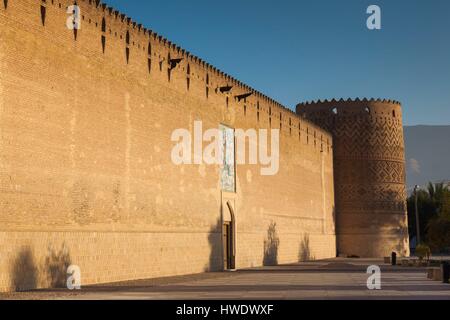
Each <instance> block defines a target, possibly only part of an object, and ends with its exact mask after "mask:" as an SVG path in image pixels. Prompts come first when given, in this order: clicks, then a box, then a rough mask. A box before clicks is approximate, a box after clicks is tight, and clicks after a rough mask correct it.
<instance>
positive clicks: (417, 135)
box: [405, 126, 450, 192]
mask: <svg viewBox="0 0 450 320" xmlns="http://www.w3.org/2000/svg"><path fill="white" fill-rule="evenodd" d="M405 144H406V176H407V185H408V188H409V190H408V191H409V192H410V191H411V189H412V188H413V187H414V186H415V185H420V186H424V185H426V184H428V182H430V181H432V182H440V181H444V180H445V181H450V126H413V127H405Z"/></svg>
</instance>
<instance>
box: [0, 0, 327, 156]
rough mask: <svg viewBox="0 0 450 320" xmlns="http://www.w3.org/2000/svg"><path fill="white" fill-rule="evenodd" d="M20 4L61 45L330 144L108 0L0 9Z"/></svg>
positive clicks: (31, 2)
mask: <svg viewBox="0 0 450 320" xmlns="http://www.w3.org/2000/svg"><path fill="white" fill-rule="evenodd" d="M74 4H76V5H77V6H79V8H80V14H81V17H80V23H81V28H80V29H79V30H69V29H68V28H67V27H66V21H67V19H68V18H69V17H70V15H71V14H72V13H71V12H68V8H69V7H70V6H72V5H74ZM24 9H26V10H27V12H28V13H30V14H31V13H32V15H30V16H29V17H27V18H26V19H27V20H28V23H30V28H31V27H32V28H34V29H36V30H37V31H36V32H48V33H51V34H52V37H53V39H54V42H56V43H60V44H61V48H62V50H66V49H67V45H68V44H69V45H70V46H71V47H72V48H73V49H74V50H79V52H80V53H82V54H84V55H86V56H87V57H88V59H99V58H101V57H103V58H104V63H105V64H106V63H110V64H115V65H116V66H117V67H119V68H123V70H124V72H128V73H133V74H139V76H142V77H141V78H143V76H147V77H148V79H149V81H159V82H161V83H165V84H169V85H170V86H172V87H174V88H176V89H177V90H183V91H184V92H188V93H190V94H192V95H194V96H196V97H201V98H203V99H205V100H210V101H214V102H217V103H219V104H221V105H226V106H227V107H234V108H237V109H239V110H244V109H246V111H247V109H250V108H251V110H252V111H253V113H254V114H257V115H258V119H259V118H260V117H261V118H265V119H268V123H267V125H268V127H271V128H280V129H281V132H282V133H285V134H286V135H291V136H295V137H296V136H299V135H304V136H307V137H308V139H307V141H315V140H317V141H316V144H319V143H320V144H326V147H327V149H331V148H332V141H331V138H330V135H329V133H328V132H326V131H325V130H323V129H321V128H320V127H319V126H316V125H315V124H314V123H312V122H310V121H308V120H305V119H302V118H301V117H299V116H298V115H297V114H296V113H295V112H293V111H292V110H291V109H289V108H287V107H285V106H283V105H282V104H281V103H279V102H277V101H276V100H274V99H272V98H270V97H269V96H267V95H265V94H263V93H261V92H260V91H257V90H255V89H253V88H252V87H250V86H248V85H246V84H245V83H243V82H241V81H240V80H238V79H236V78H234V77H232V76H231V75H229V74H227V73H226V72H224V71H222V70H220V69H219V68H216V67H215V66H213V65H211V64H210V63H208V62H206V61H205V60H203V59H201V58H199V57H197V56H196V55H194V54H193V53H191V52H189V51H188V50H185V49H183V48H181V47H180V46H178V45H177V44H175V43H173V42H172V41H170V40H168V39H166V38H165V37H163V36H162V35H160V34H158V33H157V32H155V31H153V30H151V29H149V28H146V27H145V26H144V25H142V24H140V23H138V22H136V21H134V20H133V19H132V18H130V17H128V16H127V15H125V14H123V13H121V12H119V11H118V10H116V9H114V8H112V7H110V6H108V5H107V4H106V3H102V2H101V1H99V0H78V1H76V2H74V1H72V0H58V1H57V0H9V1H5V2H4V5H3V6H2V8H1V10H0V15H2V14H5V15H11V16H14V15H15V14H16V13H19V11H22V12H23V11H24ZM86 49H87V50H86ZM244 114H245V112H244ZM320 139H322V140H323V141H320Z"/></svg>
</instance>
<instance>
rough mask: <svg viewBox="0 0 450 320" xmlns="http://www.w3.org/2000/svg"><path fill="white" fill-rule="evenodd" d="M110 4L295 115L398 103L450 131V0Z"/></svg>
mask: <svg viewBox="0 0 450 320" xmlns="http://www.w3.org/2000/svg"><path fill="white" fill-rule="evenodd" d="M104 2H106V3H107V4H108V5H110V6H113V7H114V8H116V9H118V10H120V11H121V12H124V13H125V14H127V15H128V16H130V17H132V18H133V20H134V21H137V22H139V23H143V24H144V25H145V26H146V27H147V28H149V29H152V30H154V31H155V32H157V33H158V34H161V35H163V36H164V37H166V38H168V39H169V40H171V41H172V42H174V43H176V44H177V45H179V46H181V47H183V48H184V49H186V50H188V51H190V52H192V53H193V54H195V55H197V56H199V57H201V58H202V59H204V60H206V61H208V62H209V63H211V64H213V65H214V66H216V67H218V68H219V69H221V70H223V71H224V72H226V73H228V74H230V75H232V76H234V77H236V78H237V79H239V80H241V81H243V82H245V83H247V84H248V85H250V86H252V87H253V88H255V89H257V90H259V91H261V92H263V93H265V94H266V95H268V96H270V97H272V98H274V99H275V100H277V101H279V102H281V103H282V104H284V105H285V106H287V107H290V108H294V106H295V105H296V104H297V103H298V102H302V101H309V100H317V99H331V98H341V97H343V98H348V97H351V98H356V97H374V98H388V99H395V100H399V101H401V102H402V103H403V107H404V121H405V124H407V125H417V124H430V125H438V124H441V125H448V124H450V18H449V16H450V1H449V0H429V1H423V0H394V1H393V0H370V1H367V0H314V1H311V0H277V1H275V0H227V1H212V0H192V1H186V0H170V1H167V0H165V1H162V0H151V1H145V0H107V1H104ZM371 4H376V5H379V6H380V7H381V10H382V30H376V31H370V30H368V29H367V27H366V20H367V17H368V15H367V14H366V9H367V7H368V6H369V5H371Z"/></svg>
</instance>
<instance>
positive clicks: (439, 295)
mask: <svg viewBox="0 0 450 320" xmlns="http://www.w3.org/2000/svg"><path fill="white" fill-rule="evenodd" d="M370 265H378V266H380V267H381V270H382V273H381V286H382V288H381V290H369V289H368V288H367V279H368V277H369V276H370V275H369V274H367V273H366V272H367V267H368V266H370ZM0 298H2V296H0ZM3 298H10V299H11V298H12V299H27V298H28V299H86V300H103V299H108V300H109V299H120V300H123V299H125V300H128V299H133V300H134V299H138V300H142V299H164V300H173V299H182V300H185V299H187V300H192V299H195V300H197V299H200V300H202V299H226V300H228V299H230V300H235V299H252V300H260V299H261V300H265V299H276V300H279V299H288V300H289V299H294V300H296V299H320V300H323V299H389V300H392V299H433V300H434V299H445V300H450V285H448V284H443V283H440V282H437V281H432V280H428V279H427V276H426V268H419V267H401V266H396V267H392V266H390V265H387V264H384V263H383V262H382V261H381V260H376V259H373V260H370V259H340V258H339V259H332V260H323V261H315V262H304V263H298V264H291V265H282V266H276V267H262V268H254V269H246V270H239V271H235V272H220V273H206V274H202V275H191V276H182V277H172V278H165V279H153V280H140V281H133V282H127V283H117V284H109V285H99V286H93V287H84V288H83V289H82V290H81V291H78V292H70V293H68V292H67V291H58V290H55V291H37V292H29V293H20V294H13V295H9V296H3Z"/></svg>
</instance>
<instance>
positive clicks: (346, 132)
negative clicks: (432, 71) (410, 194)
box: [297, 99, 409, 257]
mask: <svg viewBox="0 0 450 320" xmlns="http://www.w3.org/2000/svg"><path fill="white" fill-rule="evenodd" d="M297 113H298V114H299V115H301V116H303V117H304V118H305V119H308V120H310V121H313V122H314V123H315V124H317V125H319V126H321V127H323V128H324V129H326V130H329V131H330V132H332V134H333V136H334V168H335V171H334V172H335V188H336V190H335V194H336V217H337V236H338V240H337V243H338V251H339V252H340V253H342V254H349V255H358V256H364V257H378V256H388V255H390V253H391V251H396V252H397V253H399V254H401V255H407V254H409V249H408V248H409V245H408V230H407V216H406V188H405V150H404V138H403V126H402V110H401V105H400V103H398V102H396V101H388V100H373V99H372V100H367V99H364V100H359V99H357V100H356V101H352V100H347V101H344V100H340V101H336V100H333V101H323V102H322V101H318V102H311V103H302V104H299V105H298V106H297ZM353 235H355V236H356V235H357V236H358V239H359V241H354V239H352V236H353ZM355 239H356V238H355ZM373 241H376V242H377V243H373Z"/></svg>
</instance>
